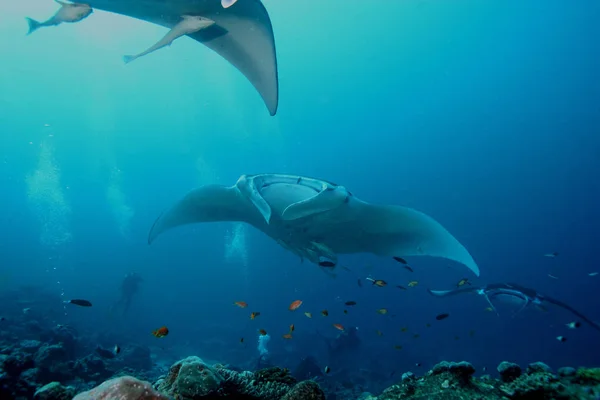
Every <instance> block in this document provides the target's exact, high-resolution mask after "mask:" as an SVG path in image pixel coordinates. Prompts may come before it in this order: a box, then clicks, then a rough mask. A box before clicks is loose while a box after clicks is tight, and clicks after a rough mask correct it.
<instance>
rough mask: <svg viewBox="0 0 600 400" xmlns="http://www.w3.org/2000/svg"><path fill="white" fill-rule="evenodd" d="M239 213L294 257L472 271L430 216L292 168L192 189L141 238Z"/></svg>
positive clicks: (232, 218)
mask: <svg viewBox="0 0 600 400" xmlns="http://www.w3.org/2000/svg"><path fill="white" fill-rule="evenodd" d="M216 221H240V222H246V223H248V224H250V225H252V226H254V227H255V228H257V229H259V230H261V231H263V232H264V233H265V234H267V235H268V236H270V237H271V238H272V239H274V240H275V241H277V243H279V244H280V245H281V246H283V247H284V248H286V249H288V250H290V251H292V252H293V253H295V254H297V255H298V256H300V257H301V258H302V259H304V258H306V259H308V260H309V261H311V262H313V263H315V264H319V263H320V262H321V261H322V260H323V259H326V260H331V261H333V262H334V263H335V262H337V254H344V253H362V252H364V253H374V254H378V255H384V256H391V257H393V256H433V257H443V258H446V259H450V260H453V261H456V262H458V263H462V264H464V265H465V266H466V267H467V268H469V269H470V270H471V271H473V273H475V274H476V275H479V268H478V267H477V264H476V263H475V261H474V260H473V258H472V257H471V255H470V254H469V252H468V251H467V250H466V249H465V248H464V247H463V246H462V245H461V244H460V243H459V242H458V240H456V239H455V238H454V236H452V235H451V234H450V233H449V232H448V231H447V230H446V229H445V228H444V227H443V226H442V225H440V224H439V223H438V222H437V221H435V220H434V219H433V218H431V217H429V216H427V215H425V214H423V213H421V212H419V211H416V210H413V209H411V208H407V207H400V206H385V205H374V204H369V203H366V202H364V201H362V200H360V199H358V198H357V197H355V196H353V195H352V193H350V192H349V191H348V190H346V188H345V187H343V186H338V185H336V184H333V183H330V182H327V181H323V180H319V179H313V178H307V177H303V176H295V175H280V174H261V175H242V176H241V177H240V178H239V179H238V181H237V183H236V184H235V185H234V186H231V187H227V186H222V185H207V186H202V187H200V188H198V189H195V190H192V191H191V192H189V193H188V194H187V195H185V196H184V197H183V198H182V199H181V200H180V201H179V202H178V203H176V204H175V205H174V206H173V207H172V208H170V209H168V210H167V211H165V212H164V213H163V214H162V215H161V216H160V217H159V218H158V219H157V220H156V222H155V223H154V226H153V227H152V229H151V231H150V235H149V237H148V242H149V243H152V241H154V239H156V237H157V236H158V235H160V234H161V233H163V232H164V231H166V230H168V229H170V228H173V227H176V226H180V225H184V224H191V223H198V222H216Z"/></svg>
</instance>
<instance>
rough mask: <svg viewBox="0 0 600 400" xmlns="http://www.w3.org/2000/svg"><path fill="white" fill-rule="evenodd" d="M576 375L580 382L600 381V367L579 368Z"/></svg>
mask: <svg viewBox="0 0 600 400" xmlns="http://www.w3.org/2000/svg"><path fill="white" fill-rule="evenodd" d="M575 376H576V377H577V379H578V380H579V381H580V382H584V383H593V384H598V383H600V368H579V369H578V370H577V372H576V373H575Z"/></svg>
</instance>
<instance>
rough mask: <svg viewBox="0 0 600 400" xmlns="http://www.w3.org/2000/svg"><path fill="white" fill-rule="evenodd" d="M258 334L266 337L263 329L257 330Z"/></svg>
mask: <svg viewBox="0 0 600 400" xmlns="http://www.w3.org/2000/svg"><path fill="white" fill-rule="evenodd" d="M258 333H260V335H261V336H266V335H267V331H265V330H264V329H259V330H258Z"/></svg>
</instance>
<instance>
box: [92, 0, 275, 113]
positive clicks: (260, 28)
mask: <svg viewBox="0 0 600 400" xmlns="http://www.w3.org/2000/svg"><path fill="white" fill-rule="evenodd" d="M85 2H86V3H87V4H89V5H90V6H91V7H92V8H95V9H98V10H104V11H109V12H113V13H116V14H121V15H126V16H128V17H133V18H137V19H141V20H143V21H147V22H151V23H153V24H157V25H162V26H164V27H167V28H169V29H171V28H173V27H174V26H175V25H177V24H178V23H179V22H180V21H181V19H182V16H199V17H204V18H209V19H211V20H212V21H214V22H215V24H214V25H213V26H211V27H209V28H207V29H203V30H200V31H197V32H194V33H191V34H189V35H188V36H189V37H191V38H192V39H194V40H196V41H198V42H200V43H202V44H204V45H205V46H207V47H209V48H210V49H212V50H214V51H215V52H217V53H218V54H219V55H220V56H221V57H223V58H224V59H226V60H227V61H229V62H230V63H231V64H232V65H233V66H234V67H235V68H237V69H238V70H239V71H240V72H241V73H242V74H244V76H245V77H246V78H247V79H248V80H249V81H250V82H251V83H252V85H253V86H254V87H255V88H256V90H257V91H258V93H259V94H260V96H261V97H262V99H263V101H264V102H265V105H266V106H267V109H268V110H269V113H270V114H271V115H275V113H276V112H277V104H278V101H279V89H278V76H277V57H276V54H275V38H274V36H273V27H272V26H271V20H270V18H269V14H268V13H267V10H266V9H265V7H264V5H263V4H262V3H261V1H260V0H244V1H238V2H234V4H231V6H229V7H228V8H224V7H223V6H222V5H221V1H220V0H85ZM198 73H199V74H201V73H202V71H199V72H198Z"/></svg>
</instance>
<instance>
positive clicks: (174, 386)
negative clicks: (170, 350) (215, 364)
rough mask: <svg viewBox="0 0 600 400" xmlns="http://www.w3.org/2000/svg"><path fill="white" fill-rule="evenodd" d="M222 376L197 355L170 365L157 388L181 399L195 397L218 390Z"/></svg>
mask: <svg viewBox="0 0 600 400" xmlns="http://www.w3.org/2000/svg"><path fill="white" fill-rule="evenodd" d="M222 382H223V377H222V376H221V375H220V374H219V373H218V372H217V371H216V370H215V369H214V368H212V367H210V366H209V365H207V364H205V363H204V361H202V359H200V358H199V357H195V356H192V357H188V358H185V359H183V360H181V361H178V362H177V363H175V364H173V366H171V369H170V370H169V374H168V375H167V377H166V378H165V379H164V381H162V383H161V385H160V386H159V387H158V390H159V391H161V392H163V393H167V394H169V395H170V396H173V397H179V398H181V399H196V398H201V397H202V396H208V395H210V394H213V393H216V392H217V390H219V388H220V385H221V383H222Z"/></svg>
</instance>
